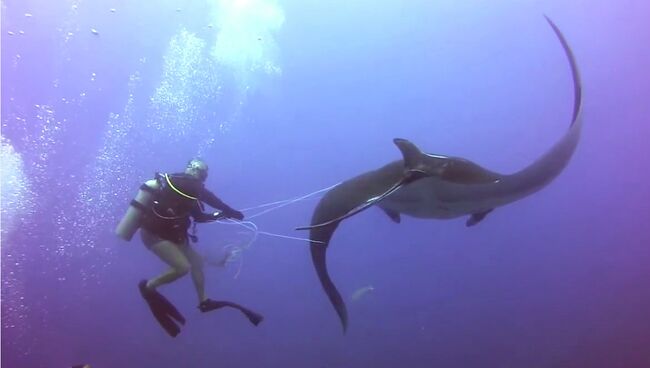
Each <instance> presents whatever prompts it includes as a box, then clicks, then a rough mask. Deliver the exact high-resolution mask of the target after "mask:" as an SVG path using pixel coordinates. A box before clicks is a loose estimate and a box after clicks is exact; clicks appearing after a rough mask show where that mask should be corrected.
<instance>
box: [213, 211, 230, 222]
mask: <svg viewBox="0 0 650 368" xmlns="http://www.w3.org/2000/svg"><path fill="white" fill-rule="evenodd" d="M225 217H226V216H225V215H224V214H223V212H221V211H217V212H213V213H212V220H211V221H217V220H221V219H222V218H225Z"/></svg>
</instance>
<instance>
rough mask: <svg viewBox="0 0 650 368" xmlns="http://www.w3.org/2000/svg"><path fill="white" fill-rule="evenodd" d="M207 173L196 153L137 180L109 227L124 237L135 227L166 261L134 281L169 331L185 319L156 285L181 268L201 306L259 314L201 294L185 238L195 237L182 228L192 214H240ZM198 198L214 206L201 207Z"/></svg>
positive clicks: (198, 218) (254, 319) (196, 260)
mask: <svg viewBox="0 0 650 368" xmlns="http://www.w3.org/2000/svg"><path fill="white" fill-rule="evenodd" d="M207 177H208V165H207V164H206V163H205V162H204V161H202V160H200V159H198V158H194V159H192V160H190V161H189V162H188V164H187V167H186V168H185V172H183V173H176V174H166V173H156V177H155V179H152V180H149V181H147V182H145V183H144V184H142V185H141V186H140V190H139V192H138V194H137V196H136V197H135V199H134V200H132V201H131V204H130V206H129V208H128V210H127V212H126V214H125V215H124V217H123V218H122V220H121V221H120V223H119V224H118V226H117V228H116V230H115V232H116V234H117V235H118V236H119V237H121V238H122V239H124V240H127V241H129V240H131V239H132V237H133V235H134V234H135V232H136V231H137V229H138V228H140V235H141V238H142V242H143V243H144V245H145V246H146V247H147V249H149V250H150V251H151V252H153V253H154V254H155V255H156V256H158V258H160V259H161V260H162V261H163V262H165V263H166V264H167V265H169V266H170V268H169V270H167V271H166V272H164V273H162V274H161V275H159V276H157V277H154V278H152V279H149V280H142V281H140V283H139V284H138V287H139V289H140V293H141V294H142V297H143V298H144V299H145V301H146V302H147V304H148V305H149V308H150V309H151V312H152V313H153V315H154V317H155V318H156V320H157V321H158V323H160V325H161V326H162V327H163V328H164V329H165V331H167V333H168V334H169V335H171V336H172V337H175V336H176V335H178V334H179V333H180V327H179V325H178V324H181V325H183V324H185V318H184V317H183V316H182V315H181V313H180V312H179V311H178V310H177V309H176V308H175V307H174V305H173V304H172V303H171V302H169V301H168V300H167V298H165V297H164V296H163V295H162V294H160V293H159V292H158V291H157V288H158V287H159V286H161V285H165V284H169V283H171V282H173V281H175V280H177V279H179V278H181V277H182V276H185V275H186V274H187V273H190V274H191V276H192V281H193V283H194V287H195V289H196V293H197V296H198V301H199V305H198V308H199V310H200V311H201V312H209V311H212V310H215V309H219V308H223V307H231V308H235V309H238V310H239V311H241V312H242V313H243V314H244V315H245V316H246V317H247V318H248V319H249V320H250V322H251V323H253V324H254V325H255V326H257V325H258V324H259V323H260V322H261V321H262V319H263V317H262V315H260V314H258V313H255V312H253V311H251V310H249V309H247V308H244V307H242V306H241V305H238V304H236V303H232V302H228V301H217V300H212V299H209V298H207V297H206V296H205V286H204V274H203V259H202V258H201V256H200V255H199V254H198V253H197V252H196V251H195V250H194V249H192V247H191V246H190V242H189V239H192V241H193V242H196V241H197V238H196V236H195V235H194V232H193V233H192V234H189V233H188V230H189V229H190V226H191V225H192V220H193V222H194V223H195V224H196V223H205V222H212V221H216V220H219V219H223V218H228V219H234V220H238V221H241V220H243V219H244V215H243V214H242V213H241V212H239V211H237V210H235V209H233V208H231V207H230V206H228V205H227V204H225V203H224V202H223V201H222V200H220V199H219V198H218V197H217V196H216V195H214V194H213V193H212V192H210V191H209V190H208V189H206V188H205V185H204V182H205V180H206V178H207ZM204 202H205V203H206V204H208V205H209V206H211V207H213V208H215V209H217V210H218V211H217V212H214V213H205V212H204V205H203V203H204ZM226 257H227V256H226Z"/></svg>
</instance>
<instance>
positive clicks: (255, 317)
mask: <svg viewBox="0 0 650 368" xmlns="http://www.w3.org/2000/svg"><path fill="white" fill-rule="evenodd" d="M224 307H230V308H235V309H237V310H239V311H240V312H242V313H244V315H245V316H246V318H248V320H249V321H251V323H252V324H254V325H255V326H257V325H259V324H260V322H262V321H263V320H264V317H263V316H262V315H261V314H258V313H255V312H253V311H252V310H250V309H248V308H245V307H242V306H241V305H239V304H237V303H233V302H228V301H225V300H212V299H206V300H204V301H202V302H201V304H199V309H200V310H201V312H203V313H205V312H210V311H213V310H215V309H219V308H224Z"/></svg>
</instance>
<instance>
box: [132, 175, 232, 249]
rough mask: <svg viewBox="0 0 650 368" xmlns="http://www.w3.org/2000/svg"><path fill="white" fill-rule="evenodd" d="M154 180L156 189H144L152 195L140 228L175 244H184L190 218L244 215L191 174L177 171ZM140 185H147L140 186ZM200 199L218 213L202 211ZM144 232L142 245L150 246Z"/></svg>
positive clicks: (210, 218)
mask: <svg viewBox="0 0 650 368" xmlns="http://www.w3.org/2000/svg"><path fill="white" fill-rule="evenodd" d="M157 180H158V182H159V184H160V189H157V190H151V189H148V190H150V191H151V192H152V193H153V195H154V205H153V206H152V208H151V209H150V210H148V211H147V214H146V216H145V219H144V221H143V223H142V228H143V229H145V230H147V231H148V232H149V233H151V234H152V235H156V236H158V237H159V238H161V239H164V240H169V241H171V242H173V243H175V244H179V245H182V244H187V237H188V235H187V231H188V229H189V228H190V225H191V223H192V222H191V220H190V217H192V218H193V219H194V221H195V222H210V221H214V220H217V219H218V218H222V217H228V218H235V219H238V220H241V219H242V218H243V217H244V216H243V215H242V213H241V212H239V211H237V210H235V209H233V208H232V207H230V206H228V205H227V204H225V203H224V202H223V201H222V200H221V199H219V198H218V197H217V196H216V195H215V194H214V193H212V192H211V191H209V190H208V189H206V188H205V185H204V184H203V182H202V181H201V180H199V179H197V178H195V177H193V176H191V175H188V174H185V173H179V174H169V175H167V177H165V176H164V175H161V174H158V175H157ZM144 188H148V187H146V186H143V189H144ZM190 197H193V198H190ZM202 202H205V203H207V204H208V205H209V206H211V207H213V208H215V209H217V210H219V211H221V213H219V214H218V215H215V214H212V213H204V212H203V205H202ZM144 235H145V234H143V240H144V241H145V245H146V246H147V248H150V247H151V245H152V244H151V243H152V241H147V240H146V239H145V238H146V237H145V236H144Z"/></svg>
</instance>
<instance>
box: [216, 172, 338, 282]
mask: <svg viewBox="0 0 650 368" xmlns="http://www.w3.org/2000/svg"><path fill="white" fill-rule="evenodd" d="M339 184H341V183H340V182H339V183H336V184H334V185H331V186H329V187H327V188H323V189H320V190H317V191H315V192H311V193H308V194H305V195H302V196H298V197H295V198H289V199H284V200H281V201H275V202H269V203H264V204H261V205H258V206H254V207H248V208H244V209H242V210H241V211H242V212H245V211H250V210H256V209H262V208H266V207H271V208H267V209H265V210H263V211H260V212H258V213H256V214H254V215H251V216H248V217H247V221H235V220H233V219H229V218H226V219H225V221H224V220H219V221H216V222H218V223H220V224H224V225H239V226H241V227H243V228H244V229H246V230H248V231H249V232H250V233H251V237H250V238H249V239H248V241H246V242H244V243H243V244H227V245H225V246H224V247H223V249H224V250H225V251H226V252H227V253H228V255H227V258H226V260H225V264H228V263H231V262H236V261H239V265H238V266H237V272H236V273H235V276H234V278H237V277H239V274H240V273H241V270H242V268H243V266H244V256H243V252H244V250H246V249H248V248H250V247H251V245H253V243H254V242H255V241H256V240H257V237H258V236H259V235H260V234H261V235H266V236H271V237H275V238H281V239H289V240H298V241H306V242H313V243H321V244H325V242H322V241H319V240H311V239H307V238H300V237H296V236H289V235H283V234H276V233H272V232H268V231H260V230H259V228H258V227H257V225H256V224H255V223H254V222H252V221H248V220H250V219H253V218H255V217H259V216H262V215H264V214H267V213H269V212H272V211H275V210H277V209H280V208H282V207H285V206H288V205H290V204H293V203H296V202H299V201H303V200H306V199H309V198H311V197H313V196H315V195H317V194H320V193H323V192H326V191H328V190H330V189H332V188H334V187H336V186H338V185H339ZM240 234H241V233H240Z"/></svg>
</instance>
